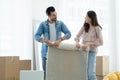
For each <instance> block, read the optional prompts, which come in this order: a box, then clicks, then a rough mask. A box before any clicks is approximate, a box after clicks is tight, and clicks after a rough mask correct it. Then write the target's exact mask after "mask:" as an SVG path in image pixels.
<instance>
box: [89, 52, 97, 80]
mask: <svg viewBox="0 0 120 80" xmlns="http://www.w3.org/2000/svg"><path fill="white" fill-rule="evenodd" d="M88 80H97V78H96V52H94V51H89V54H88Z"/></svg>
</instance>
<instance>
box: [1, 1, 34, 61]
mask: <svg viewBox="0 0 120 80" xmlns="http://www.w3.org/2000/svg"><path fill="white" fill-rule="evenodd" d="M32 41H33V38H32V0H29V1H28V0H0V56H20V59H32V53H33V44H32Z"/></svg>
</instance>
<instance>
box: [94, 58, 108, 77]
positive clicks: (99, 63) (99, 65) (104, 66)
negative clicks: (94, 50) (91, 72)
mask: <svg viewBox="0 0 120 80" xmlns="http://www.w3.org/2000/svg"><path fill="white" fill-rule="evenodd" d="M108 73H109V56H97V57H96V75H99V76H104V75H107V74H108Z"/></svg>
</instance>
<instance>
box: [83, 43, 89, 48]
mask: <svg viewBox="0 0 120 80" xmlns="http://www.w3.org/2000/svg"><path fill="white" fill-rule="evenodd" d="M89 46H90V43H89V42H88V43H86V44H83V45H82V48H83V49H86V48H87V47H89Z"/></svg>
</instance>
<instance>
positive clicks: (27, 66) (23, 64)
mask: <svg viewBox="0 0 120 80" xmlns="http://www.w3.org/2000/svg"><path fill="white" fill-rule="evenodd" d="M20 70H31V60H20Z"/></svg>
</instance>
